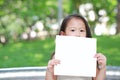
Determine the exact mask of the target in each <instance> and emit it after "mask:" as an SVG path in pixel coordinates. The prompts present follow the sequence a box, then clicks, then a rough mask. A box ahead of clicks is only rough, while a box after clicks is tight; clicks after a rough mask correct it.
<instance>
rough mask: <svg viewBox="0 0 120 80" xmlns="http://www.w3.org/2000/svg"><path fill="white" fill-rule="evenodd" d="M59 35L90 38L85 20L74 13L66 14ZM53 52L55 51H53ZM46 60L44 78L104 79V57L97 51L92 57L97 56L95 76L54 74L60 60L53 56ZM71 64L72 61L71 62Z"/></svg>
mask: <svg viewBox="0 0 120 80" xmlns="http://www.w3.org/2000/svg"><path fill="white" fill-rule="evenodd" d="M59 35H64V36H77V37H89V38H91V37H92V36H91V32H90V29H89V25H88V23H87V21H86V20H85V19H84V18H83V17H82V16H80V15H77V14H74V15H69V16H67V17H66V18H65V19H64V20H63V22H62V24H61V28H60V32H59ZM54 54H55V53H54ZM54 54H53V55H52V58H51V60H49V62H48V66H47V71H46V77H45V80H105V77H106V57H105V56H104V55H103V54H101V53H97V54H96V55H95V56H94V57H95V58H97V63H98V64H97V66H96V67H97V69H96V72H97V73H96V77H76V76H56V75H54V66H55V65H57V64H60V60H57V59H55V58H54ZM71 64H72V63H71Z"/></svg>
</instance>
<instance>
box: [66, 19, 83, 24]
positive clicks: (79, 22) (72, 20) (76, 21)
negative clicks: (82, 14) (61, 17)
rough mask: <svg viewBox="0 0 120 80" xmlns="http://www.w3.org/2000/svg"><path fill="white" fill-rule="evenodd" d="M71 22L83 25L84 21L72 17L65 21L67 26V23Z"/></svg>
mask: <svg viewBox="0 0 120 80" xmlns="http://www.w3.org/2000/svg"><path fill="white" fill-rule="evenodd" d="M72 24H74V25H75V24H79V25H83V26H85V23H84V21H83V20H82V19H80V18H72V19H71V20H70V21H69V22H68V23H67V26H68V25H72Z"/></svg>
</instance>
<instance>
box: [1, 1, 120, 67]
mask: <svg viewBox="0 0 120 80" xmlns="http://www.w3.org/2000/svg"><path fill="white" fill-rule="evenodd" d="M75 13H77V14H80V15H82V16H84V17H85V18H86V19H87V21H88V22H89V25H90V28H91V31H92V34H93V37H95V38H97V52H101V53H103V54H104V55H105V56H106V57H107V65H108V66H120V64H119V62H120V58H119V56H120V45H119V42H120V41H119V39H120V0H0V68H9V67H28V66H46V65H47V62H48V60H49V59H50V56H51V54H52V52H53V51H54V48H55V43H54V39H55V35H56V34H57V33H58V31H59V25H60V23H61V21H62V19H63V18H64V17H65V16H67V15H69V14H75Z"/></svg>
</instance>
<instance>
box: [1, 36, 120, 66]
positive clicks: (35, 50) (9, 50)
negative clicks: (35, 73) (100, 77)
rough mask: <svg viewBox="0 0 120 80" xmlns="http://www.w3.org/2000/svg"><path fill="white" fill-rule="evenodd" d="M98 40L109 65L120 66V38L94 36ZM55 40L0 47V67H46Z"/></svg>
mask: <svg viewBox="0 0 120 80" xmlns="http://www.w3.org/2000/svg"><path fill="white" fill-rule="evenodd" d="M94 37H95V38H97V42H98V43H97V47H98V48H97V49H98V50H97V51H98V52H101V53H103V54H104V55H105V56H106V57H107V65H109V66H120V64H119V62H120V58H119V56H120V54H119V52H120V49H119V48H120V45H119V44H118V43H119V38H120V36H99V37H98V36H94ZM54 48H55V46H54V38H47V39H45V40H39V39H37V40H31V41H21V42H17V43H15V44H8V45H5V46H3V47H2V46H0V53H1V54H0V67H1V68H6V67H26V66H46V65H47V62H48V60H49V59H50V55H51V54H52V52H53V51H54Z"/></svg>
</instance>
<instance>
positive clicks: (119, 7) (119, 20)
mask: <svg viewBox="0 0 120 80" xmlns="http://www.w3.org/2000/svg"><path fill="white" fill-rule="evenodd" d="M117 1H118V5H117V11H118V12H117V28H116V29H117V34H118V33H120V0H117Z"/></svg>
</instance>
